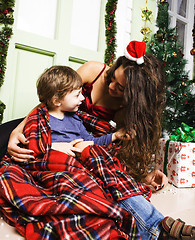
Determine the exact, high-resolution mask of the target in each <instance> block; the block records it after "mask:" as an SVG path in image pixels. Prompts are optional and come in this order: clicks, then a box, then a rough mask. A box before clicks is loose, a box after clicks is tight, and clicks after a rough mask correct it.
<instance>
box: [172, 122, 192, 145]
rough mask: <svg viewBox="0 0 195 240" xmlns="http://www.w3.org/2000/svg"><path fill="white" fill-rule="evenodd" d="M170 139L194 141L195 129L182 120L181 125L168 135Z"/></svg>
mask: <svg viewBox="0 0 195 240" xmlns="http://www.w3.org/2000/svg"><path fill="white" fill-rule="evenodd" d="M170 140H171V141H177V142H195V129H193V127H189V126H188V125H187V124H185V123H183V122H182V123H181V127H179V128H177V129H176V130H175V131H174V135H171V136H170Z"/></svg>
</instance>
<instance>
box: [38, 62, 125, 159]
mask: <svg viewBox="0 0 195 240" xmlns="http://www.w3.org/2000/svg"><path fill="white" fill-rule="evenodd" d="M81 90H82V79H81V77H80V76H79V75H78V73H77V72H76V71H74V70H73V69H71V68H69V67H67V66H53V67H51V68H49V69H47V70H46V71H45V72H44V73H43V74H42V75H41V76H40V78H39V79H38V81H37V93H38V96H39V100H40V102H41V103H43V104H45V105H46V107H47V109H48V112H49V122H50V127H51V142H52V148H53V149H55V150H59V151H62V152H65V153H67V154H68V155H71V156H75V153H74V152H81V151H82V150H83V148H85V147H86V146H88V145H93V144H98V145H101V146H102V145H106V144H109V143H111V142H113V141H115V140H116V139H124V137H123V134H122V130H119V131H117V132H115V133H110V134H107V135H103V136H101V137H94V136H93V135H91V134H89V133H88V132H87V130H86V129H85V127H84V125H83V122H82V120H81V119H80V118H79V117H78V116H77V115H76V112H77V110H78V108H79V105H80V104H81V103H82V101H83V100H84V97H83V95H82V93H81ZM126 137H127V136H126Z"/></svg>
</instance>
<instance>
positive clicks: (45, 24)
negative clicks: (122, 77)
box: [0, 0, 106, 122]
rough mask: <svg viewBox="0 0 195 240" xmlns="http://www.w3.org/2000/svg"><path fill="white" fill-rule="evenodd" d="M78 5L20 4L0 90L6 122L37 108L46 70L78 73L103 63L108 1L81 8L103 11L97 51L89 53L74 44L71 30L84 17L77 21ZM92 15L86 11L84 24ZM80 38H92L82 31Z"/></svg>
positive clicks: (58, 0) (57, 1)
mask: <svg viewBox="0 0 195 240" xmlns="http://www.w3.org/2000/svg"><path fill="white" fill-rule="evenodd" d="M48 1H49V3H48ZM77 1H78V0H77ZM77 1H76V0H75V1H74V0H65V1H64V0H35V1H31V0H16V2H15V10H14V20H15V21H14V26H13V33H14V34H13V36H12V38H11V41H10V44H9V50H8V57H7V71H6V76H5V83H4V84H3V86H2V88H1V89H0V99H1V100H2V101H3V102H4V103H5V104H6V110H5V112H4V119H3V122H5V121H8V120H11V119H15V118H19V117H24V116H26V115H27V114H28V113H29V112H30V111H31V109H32V108H33V107H35V106H36V105H37V103H38V98H37V94H36V81H37V78H38V77H39V76H40V75H41V74H42V72H43V71H44V70H45V69H46V68H48V67H50V66H52V65H68V66H70V67H72V68H73V69H75V70H76V69H77V68H78V67H79V66H80V65H81V64H83V63H84V62H85V61H88V60H97V61H103V59H104V49H105V36H104V13H105V11H104V9H105V4H106V0H90V1H89V0H79V2H81V1H82V2H83V4H80V6H82V5H83V8H84V7H85V4H86V3H87V4H88V5H90V7H91V8H92V9H93V4H94V3H95V2H96V5H98V8H99V10H98V11H97V13H96V15H97V16H98V23H97V22H96V28H97V29H98V31H96V33H95V34H96V43H95V44H96V47H95V48H94V47H93V48H89V49H87V48H86V47H85V46H83V45H81V44H80V45H79V44H78V43H75V42H74V41H73V42H71V28H72V26H73V27H74V26H75V24H76V23H77V22H78V23H79V18H81V17H82V16H77V15H75V14H74V18H75V16H76V17H77V19H74V20H73V5H74V3H76V2H77ZM51 9H53V12H51ZM74 11H75V9H74ZM80 11H81V12H82V9H80ZM93 11H94V10H93ZM47 13H50V14H47ZM91 14H92V13H91V12H90V11H85V19H84V20H85V21H86V20H87V18H88V19H89V21H90V17H91ZM87 15H88V16H87ZM33 17H34V19H33ZM83 18H84V17H83ZM81 20H83V19H80V21H81ZM73 21H74V24H72V22H73ZM97 24H98V25H97ZM93 25H94V24H93ZM93 25H92V27H93ZM50 30H51V31H50ZM72 32H75V31H72ZM89 32H90V31H89ZM76 34H77V32H76ZM82 34H83V35H82ZM81 35H82V36H81ZM76 37H78V38H79V37H81V38H82V41H84V40H83V39H84V37H85V38H88V35H86V34H84V33H82V31H81V32H80V33H78V34H77V35H76ZM86 43H87V41H86ZM8 93H9V94H8Z"/></svg>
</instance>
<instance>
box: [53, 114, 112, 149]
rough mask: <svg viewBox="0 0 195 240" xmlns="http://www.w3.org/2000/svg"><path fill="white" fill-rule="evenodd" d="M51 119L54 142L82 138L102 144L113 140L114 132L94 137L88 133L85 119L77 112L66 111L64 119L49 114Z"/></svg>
mask: <svg viewBox="0 0 195 240" xmlns="http://www.w3.org/2000/svg"><path fill="white" fill-rule="evenodd" d="M49 120H50V126H51V141H52V142H71V141H73V140H75V139H79V138H82V139H83V140H84V141H94V144H98V145H100V146H103V145H106V144H110V143H111V142H112V133H110V134H107V135H104V136H101V137H94V136H93V135H92V134H90V133H88V132H87V130H86V128H85V127H84V125H83V121H82V120H81V119H80V118H79V116H77V115H76V114H75V113H69V112H66V113H65V115H64V118H63V119H58V118H56V117H54V116H52V115H51V114H49Z"/></svg>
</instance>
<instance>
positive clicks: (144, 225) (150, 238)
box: [119, 195, 164, 240]
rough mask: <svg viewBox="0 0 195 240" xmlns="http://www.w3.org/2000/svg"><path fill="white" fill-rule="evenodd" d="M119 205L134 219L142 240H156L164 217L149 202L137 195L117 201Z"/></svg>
mask: <svg viewBox="0 0 195 240" xmlns="http://www.w3.org/2000/svg"><path fill="white" fill-rule="evenodd" d="M119 205H120V207H122V208H124V209H125V210H127V211H128V212H130V213H131V214H132V215H133V217H134V218H135V221H136V224H137V228H138V230H139V232H140V235H141V239H142V240H154V239H158V237H159V235H160V232H161V230H162V226H161V224H160V222H161V221H162V220H163V219H164V216H163V215H162V214H161V213H160V212H159V211H158V210H157V209H156V208H155V207H154V206H153V205H152V204H151V203H150V202H149V201H147V200H146V199H145V198H144V197H143V196H142V195H138V196H133V197H130V198H128V199H125V200H121V201H119Z"/></svg>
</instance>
